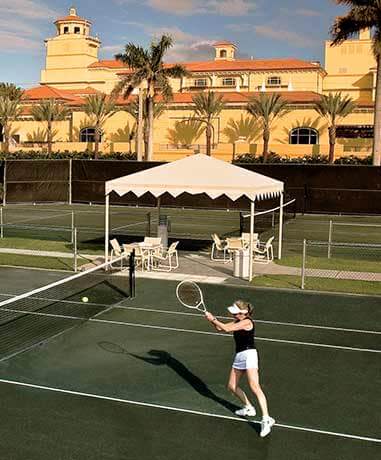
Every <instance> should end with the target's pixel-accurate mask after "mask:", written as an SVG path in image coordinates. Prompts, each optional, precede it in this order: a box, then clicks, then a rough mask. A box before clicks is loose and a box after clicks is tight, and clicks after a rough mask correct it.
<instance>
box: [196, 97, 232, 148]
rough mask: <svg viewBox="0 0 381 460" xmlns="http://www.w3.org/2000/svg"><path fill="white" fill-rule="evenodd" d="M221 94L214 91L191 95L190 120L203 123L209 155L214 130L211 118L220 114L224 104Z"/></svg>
mask: <svg viewBox="0 0 381 460" xmlns="http://www.w3.org/2000/svg"><path fill="white" fill-rule="evenodd" d="M223 99H224V98H223V96H222V95H218V96H217V94H216V93H215V92H214V91H208V92H207V93H198V94H196V95H195V96H193V97H192V101H193V104H194V106H195V107H194V109H193V110H194V112H195V115H194V116H193V117H191V118H190V120H194V121H198V122H199V123H202V124H205V134H206V154H207V155H209V156H210V155H211V151H212V146H211V140H212V135H213V132H214V127H213V120H214V119H215V118H216V117H218V116H219V115H220V113H221V112H222V110H223V109H224V108H225V106H226V104H225V102H224V100H223Z"/></svg>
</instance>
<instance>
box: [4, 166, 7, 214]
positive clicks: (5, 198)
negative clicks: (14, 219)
mask: <svg viewBox="0 0 381 460" xmlns="http://www.w3.org/2000/svg"><path fill="white" fill-rule="evenodd" d="M3 184H4V185H3V206H5V205H6V204H7V160H4V177H3Z"/></svg>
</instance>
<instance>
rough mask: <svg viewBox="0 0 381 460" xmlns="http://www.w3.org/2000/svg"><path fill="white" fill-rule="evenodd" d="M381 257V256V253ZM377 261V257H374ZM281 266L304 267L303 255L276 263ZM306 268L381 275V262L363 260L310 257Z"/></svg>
mask: <svg viewBox="0 0 381 460" xmlns="http://www.w3.org/2000/svg"><path fill="white" fill-rule="evenodd" d="M379 252H380V256H381V251H379ZM374 259H375V257H374ZM276 263H277V264H279V265H284V266H288V267H298V268H300V267H301V266H302V256H301V255H290V256H285V257H283V258H282V259H281V260H277V261H276ZM306 268H320V269H326V270H342V271H356V272H374V273H381V260H378V261H377V260H362V259H361V258H356V257H355V255H354V257H353V258H342V259H339V258H331V259H328V258H327V256H324V257H323V256H322V257H316V256H308V257H307V264H306Z"/></svg>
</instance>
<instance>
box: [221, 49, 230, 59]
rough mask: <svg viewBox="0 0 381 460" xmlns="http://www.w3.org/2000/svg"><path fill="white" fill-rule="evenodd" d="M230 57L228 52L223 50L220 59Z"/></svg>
mask: <svg viewBox="0 0 381 460" xmlns="http://www.w3.org/2000/svg"><path fill="white" fill-rule="evenodd" d="M227 55H228V53H227V51H226V50H221V51H220V58H222V59H224V58H226V57H227Z"/></svg>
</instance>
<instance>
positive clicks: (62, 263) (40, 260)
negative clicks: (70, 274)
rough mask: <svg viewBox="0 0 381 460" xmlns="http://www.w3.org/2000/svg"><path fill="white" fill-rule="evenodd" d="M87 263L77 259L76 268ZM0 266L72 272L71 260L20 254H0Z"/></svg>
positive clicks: (84, 260)
mask: <svg viewBox="0 0 381 460" xmlns="http://www.w3.org/2000/svg"><path fill="white" fill-rule="evenodd" d="M87 262H88V261H87V260H86V259H79V260H78V266H81V265H83V264H85V263H87ZM0 265H3V266H4V265H9V266H12V267H33V268H46V269H51V270H68V271H73V266H74V264H73V259H71V258H66V257H65V258H63V257H62V258H61V257H42V256H25V255H20V254H2V253H0Z"/></svg>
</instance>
